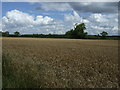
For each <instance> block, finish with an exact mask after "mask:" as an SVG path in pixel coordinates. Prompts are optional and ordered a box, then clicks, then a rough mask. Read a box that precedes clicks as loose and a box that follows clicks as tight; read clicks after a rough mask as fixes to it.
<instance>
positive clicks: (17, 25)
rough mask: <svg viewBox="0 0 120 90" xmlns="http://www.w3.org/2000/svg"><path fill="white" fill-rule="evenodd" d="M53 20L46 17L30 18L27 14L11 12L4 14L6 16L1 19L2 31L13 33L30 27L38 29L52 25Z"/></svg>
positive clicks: (16, 11)
mask: <svg viewBox="0 0 120 90" xmlns="http://www.w3.org/2000/svg"><path fill="white" fill-rule="evenodd" d="M52 22H53V18H51V17H48V16H45V17H43V16H41V15H39V16H36V17H35V16H32V15H29V14H27V13H24V12H21V11H18V10H12V11H8V12H7V13H6V16H4V17H3V18H2V23H3V30H4V31H10V30H12V31H14V30H19V29H20V30H22V29H27V28H32V27H40V26H44V25H48V24H52Z"/></svg>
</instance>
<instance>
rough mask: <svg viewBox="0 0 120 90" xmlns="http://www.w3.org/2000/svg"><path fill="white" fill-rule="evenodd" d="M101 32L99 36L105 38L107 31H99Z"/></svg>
mask: <svg viewBox="0 0 120 90" xmlns="http://www.w3.org/2000/svg"><path fill="white" fill-rule="evenodd" d="M100 34H101V36H102V38H103V39H105V38H106V36H107V35H108V33H107V32H105V31H103V32H102V33H100Z"/></svg>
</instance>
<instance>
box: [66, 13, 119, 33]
mask: <svg viewBox="0 0 120 90" xmlns="http://www.w3.org/2000/svg"><path fill="white" fill-rule="evenodd" d="M117 17H118V15H117V14H108V15H105V14H104V15H103V14H99V13H98V14H97V13H96V14H91V15H90V16H88V18H86V19H84V18H82V17H80V16H79V15H78V14H77V13H76V12H75V11H74V12H73V15H71V14H66V15H65V17H64V18H65V22H66V23H69V27H73V25H75V23H85V24H86V27H87V30H86V31H87V32H88V34H100V33H101V32H102V31H107V32H108V33H109V35H117V34H118V18H117Z"/></svg>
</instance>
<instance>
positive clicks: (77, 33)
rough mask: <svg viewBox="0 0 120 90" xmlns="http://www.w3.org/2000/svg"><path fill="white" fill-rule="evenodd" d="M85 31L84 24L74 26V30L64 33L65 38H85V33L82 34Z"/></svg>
mask: <svg viewBox="0 0 120 90" xmlns="http://www.w3.org/2000/svg"><path fill="white" fill-rule="evenodd" d="M85 29H86V27H85V24H84V23H81V24H75V28H74V30H73V29H71V30H70V31H68V32H66V34H65V35H66V36H67V37H69V38H85V37H86V35H87V32H84V30H85Z"/></svg>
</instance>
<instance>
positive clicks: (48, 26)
mask: <svg viewBox="0 0 120 90" xmlns="http://www.w3.org/2000/svg"><path fill="white" fill-rule="evenodd" d="M117 17H118V15H117V14H108V15H106V14H91V15H90V16H88V17H87V18H86V19H84V18H83V17H81V16H79V14H78V13H77V12H76V11H73V14H65V15H64V20H56V19H54V18H51V17H48V16H45V17H43V16H42V15H38V16H32V15H29V14H28V13H24V12H21V11H18V10H12V11H9V12H7V13H6V16H4V17H3V18H2V22H3V25H2V27H3V31H9V32H10V33H13V32H15V31H19V32H20V33H22V34H25V33H31V34H32V33H44V34H48V33H51V34H53V33H56V34H64V33H65V32H66V31H68V30H70V29H72V28H74V25H75V23H85V24H86V27H87V30H86V31H87V32H88V34H99V33H101V32H102V31H107V32H108V33H109V35H117V34H118V27H117V26H118V18H117Z"/></svg>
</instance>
